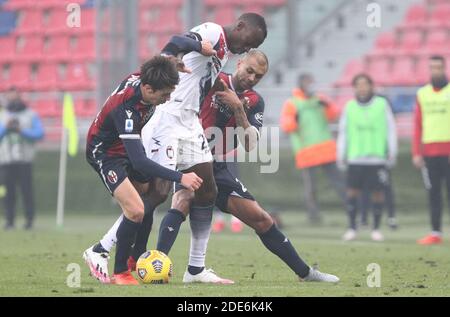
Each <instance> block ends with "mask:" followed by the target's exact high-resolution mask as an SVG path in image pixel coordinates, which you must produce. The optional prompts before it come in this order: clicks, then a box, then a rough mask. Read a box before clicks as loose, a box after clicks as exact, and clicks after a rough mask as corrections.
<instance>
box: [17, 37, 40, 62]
mask: <svg viewBox="0 0 450 317" xmlns="http://www.w3.org/2000/svg"><path fill="white" fill-rule="evenodd" d="M22 41H23V44H20V45H18V47H17V50H16V54H17V55H16V60H17V61H19V62H23V61H25V62H30V61H39V60H41V59H42V57H43V55H42V53H43V50H44V41H43V38H42V37H40V36H32V35H29V36H27V37H19V38H18V43H21V42H22Z"/></svg>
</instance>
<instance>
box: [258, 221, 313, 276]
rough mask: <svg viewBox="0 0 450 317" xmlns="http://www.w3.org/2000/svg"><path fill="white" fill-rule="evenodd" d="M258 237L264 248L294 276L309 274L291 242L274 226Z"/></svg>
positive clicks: (306, 266) (307, 268) (307, 267)
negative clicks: (278, 259) (284, 264)
mask: <svg viewBox="0 0 450 317" xmlns="http://www.w3.org/2000/svg"><path fill="white" fill-rule="evenodd" d="M258 236H259V238H260V239H261V241H262V243H263V244H264V245H265V246H266V248H267V249H269V250H270V252H272V253H273V254H275V255H277V256H278V257H279V258H280V259H281V260H283V262H284V263H286V264H287V265H288V266H289V267H290V268H291V270H292V271H294V272H295V274H297V275H298V276H300V277H301V278H304V277H306V276H307V275H308V274H309V270H310V268H309V266H308V265H306V263H305V262H303V260H302V259H301V258H300V256H299V255H298V253H297V251H295V249H294V247H293V246H292V244H291V242H290V241H289V240H288V238H286V236H285V235H284V234H283V233H282V232H281V231H280V230H278V228H277V226H276V225H272V227H270V229H269V230H267V231H266V232H264V233H262V234H258Z"/></svg>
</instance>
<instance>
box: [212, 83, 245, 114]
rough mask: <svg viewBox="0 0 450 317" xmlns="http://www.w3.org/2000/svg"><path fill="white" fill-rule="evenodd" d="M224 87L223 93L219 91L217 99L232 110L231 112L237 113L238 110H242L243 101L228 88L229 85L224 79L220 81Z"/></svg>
mask: <svg viewBox="0 0 450 317" xmlns="http://www.w3.org/2000/svg"><path fill="white" fill-rule="evenodd" d="M220 81H221V83H222V85H223V91H217V92H216V97H217V98H218V99H219V100H220V101H221V102H222V103H224V104H225V105H227V106H228V107H230V108H231V110H233V111H235V110H237V109H240V108H242V107H243V105H242V101H241V100H240V99H239V97H238V95H236V93H235V92H234V91H233V90H231V89H230V88H228V85H227V83H226V82H224V81H223V80H222V79H220Z"/></svg>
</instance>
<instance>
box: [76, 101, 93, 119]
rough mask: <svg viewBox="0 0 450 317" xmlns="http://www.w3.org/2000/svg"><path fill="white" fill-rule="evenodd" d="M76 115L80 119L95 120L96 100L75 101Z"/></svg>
mask: <svg viewBox="0 0 450 317" xmlns="http://www.w3.org/2000/svg"><path fill="white" fill-rule="evenodd" d="M75 113H76V115H77V116H78V117H80V118H93V117H95V115H96V113H97V105H96V103H95V100H94V99H75Z"/></svg>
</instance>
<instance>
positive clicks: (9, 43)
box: [0, 36, 16, 63]
mask: <svg viewBox="0 0 450 317" xmlns="http://www.w3.org/2000/svg"><path fill="white" fill-rule="evenodd" d="M0 47H1V48H2V53H1V54H0V62H1V63H3V62H9V61H12V60H14V58H15V56H16V37H15V36H7V37H6V36H0Z"/></svg>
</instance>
